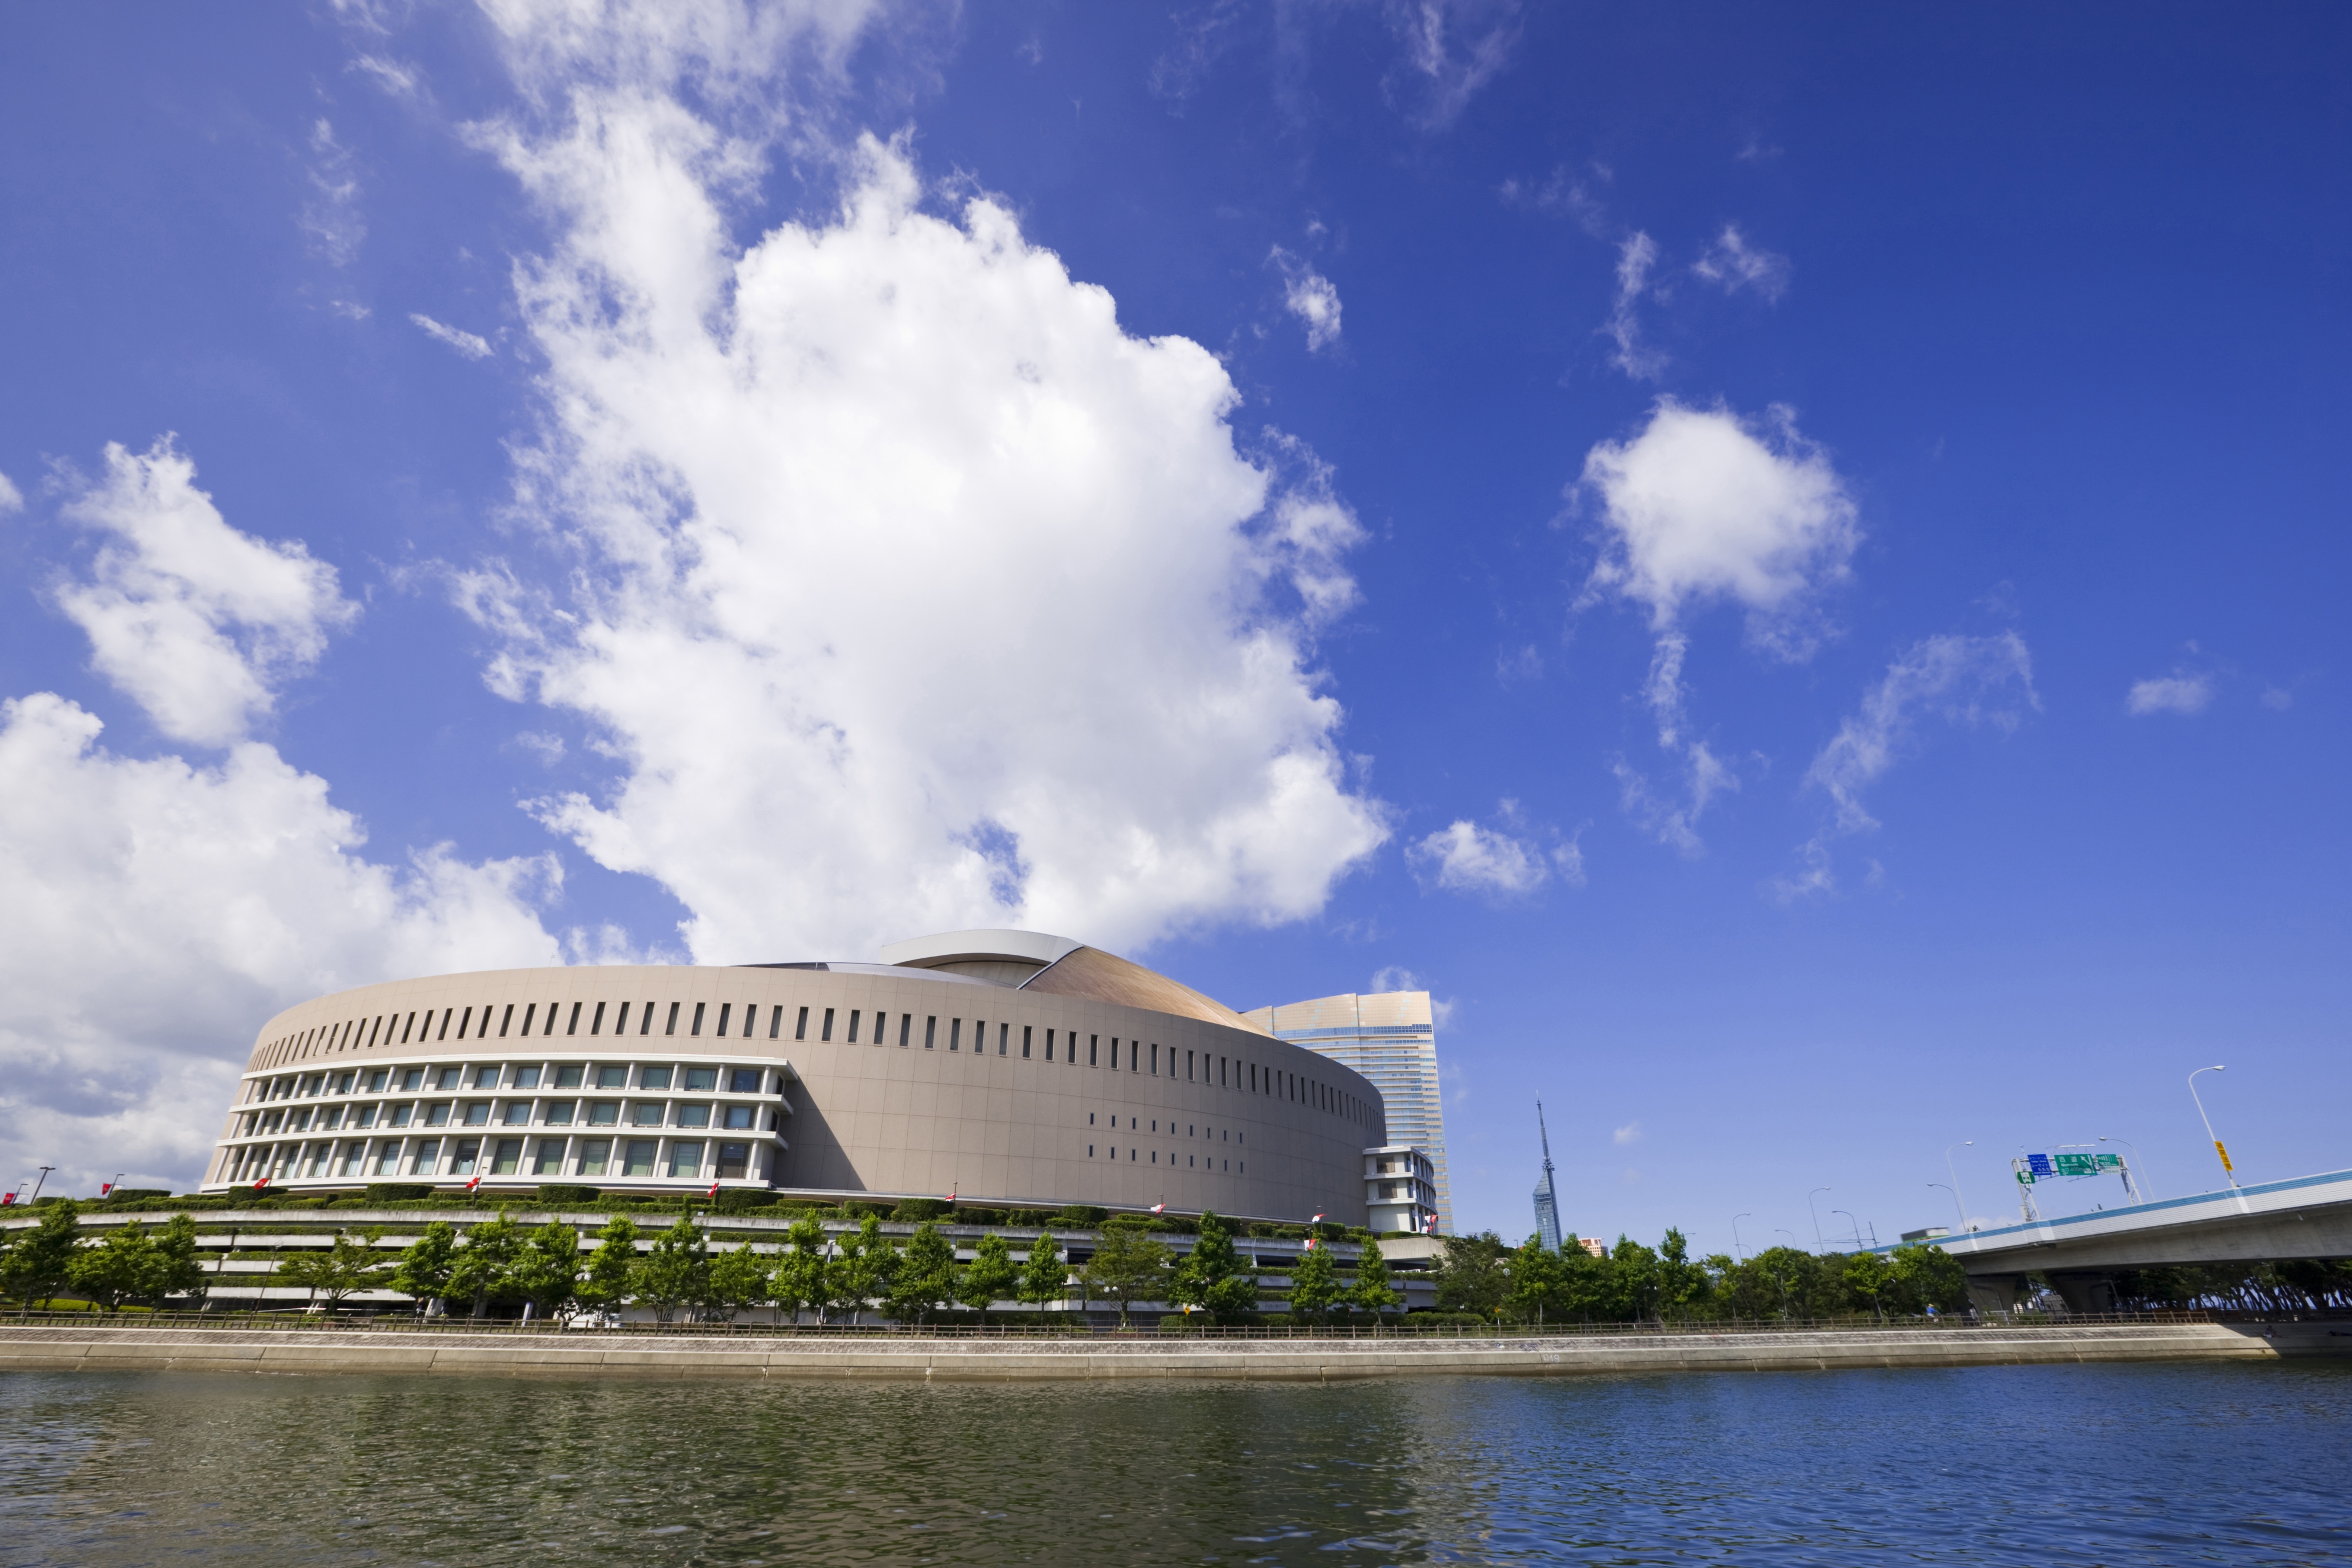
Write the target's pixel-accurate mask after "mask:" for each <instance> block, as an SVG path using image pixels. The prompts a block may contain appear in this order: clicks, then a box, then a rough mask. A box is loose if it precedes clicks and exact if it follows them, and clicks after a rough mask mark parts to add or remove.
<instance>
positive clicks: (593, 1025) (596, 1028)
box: [588, 1002, 628, 1035]
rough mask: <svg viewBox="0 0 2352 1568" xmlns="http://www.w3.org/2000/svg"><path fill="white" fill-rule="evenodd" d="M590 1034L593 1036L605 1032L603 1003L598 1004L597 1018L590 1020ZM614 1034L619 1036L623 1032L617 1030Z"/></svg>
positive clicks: (624, 1004)
mask: <svg viewBox="0 0 2352 1568" xmlns="http://www.w3.org/2000/svg"><path fill="white" fill-rule="evenodd" d="M622 1005H623V1006H624V1007H625V1006H627V1005H628V1004H627V1003H625V1002H624V1003H623V1004H622ZM588 1032H589V1033H590V1034H592V1035H597V1034H602V1033H604V1003H602V1002H598V1003H597V1004H596V1016H595V1017H594V1018H592V1019H589V1020H588ZM613 1032H614V1033H615V1034H618V1033H620V1032H621V1031H620V1030H617V1029H616V1030H614V1031H613Z"/></svg>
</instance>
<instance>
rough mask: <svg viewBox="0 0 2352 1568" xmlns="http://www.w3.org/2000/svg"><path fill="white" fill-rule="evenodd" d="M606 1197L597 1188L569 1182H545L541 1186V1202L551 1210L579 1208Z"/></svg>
mask: <svg viewBox="0 0 2352 1568" xmlns="http://www.w3.org/2000/svg"><path fill="white" fill-rule="evenodd" d="M600 1197H604V1194H603V1193H602V1192H601V1191H599V1190H598V1189H597V1188H595V1187H593V1186H574V1185H572V1183H569V1182H560V1181H543V1182H541V1183H540V1184H539V1201H540V1202H541V1203H543V1204H545V1205H546V1206H547V1207H550V1208H578V1207H581V1206H582V1205H583V1204H591V1203H593V1202H595V1201H596V1200H597V1199H598V1198H600Z"/></svg>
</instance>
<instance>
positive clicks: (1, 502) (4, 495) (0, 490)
mask: <svg viewBox="0 0 2352 1568" xmlns="http://www.w3.org/2000/svg"><path fill="white" fill-rule="evenodd" d="M24 509H25V493H24V492H23V491H22V490H19V489H17V488H16V481H14V480H12V479H10V478H9V477H8V476H6V475H5V474H0V517H6V516H7V515H8V514H9V513H11V512H21V511H23V510H24Z"/></svg>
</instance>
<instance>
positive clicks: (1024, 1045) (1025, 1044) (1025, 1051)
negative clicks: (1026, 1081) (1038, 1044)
mask: <svg viewBox="0 0 2352 1568" xmlns="http://www.w3.org/2000/svg"><path fill="white" fill-rule="evenodd" d="M1021 1060H1022V1061H1028V1060H1029V1026H1028V1025H1027V1024H1025V1023H1024V1024H1023V1025H1022V1026H1021Z"/></svg>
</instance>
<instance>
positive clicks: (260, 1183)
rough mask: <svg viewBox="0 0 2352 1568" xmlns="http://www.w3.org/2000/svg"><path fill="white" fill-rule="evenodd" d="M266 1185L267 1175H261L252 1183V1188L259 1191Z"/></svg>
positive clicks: (267, 1181)
mask: <svg viewBox="0 0 2352 1568" xmlns="http://www.w3.org/2000/svg"><path fill="white" fill-rule="evenodd" d="M268 1185H269V1178H268V1176H263V1177H262V1178H261V1179H260V1180H259V1181H257V1182H255V1183H254V1184H253V1190H254V1191H256V1192H259V1191H260V1190H261V1189H262V1188H263V1187H265V1186H268Z"/></svg>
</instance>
